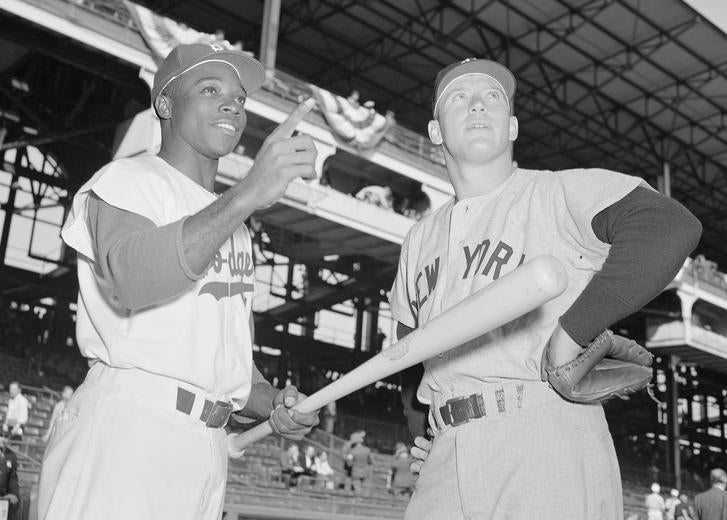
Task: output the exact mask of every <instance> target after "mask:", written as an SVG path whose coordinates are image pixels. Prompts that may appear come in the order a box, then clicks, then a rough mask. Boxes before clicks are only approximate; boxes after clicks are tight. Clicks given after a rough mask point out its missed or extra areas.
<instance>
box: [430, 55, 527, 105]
mask: <svg viewBox="0 0 727 520" xmlns="http://www.w3.org/2000/svg"><path fill="white" fill-rule="evenodd" d="M471 74H479V75H483V76H489V77H491V78H492V79H494V80H495V81H497V83H499V84H500V87H502V91H503V92H504V93H505V95H506V96H507V102H508V104H509V105H510V112H512V98H513V96H514V95H515V86H516V84H517V83H516V82H515V76H513V74H512V72H510V70H509V69H508V68H507V67H505V66H504V65H502V64H500V63H497V62H496V61H492V60H481V59H478V58H467V59H465V60H462V61H458V62H456V63H452V64H451V65H449V66H447V67H445V68H443V69H442V70H440V71H439V73H438V74H437V78H436V79H435V80H434V95H433V96H432V116H433V117H437V104H438V103H439V101H440V99H442V96H443V95H444V93H445V92H446V90H447V88H448V87H449V86H450V85H451V84H452V82H454V80H456V79H457V78H460V77H462V76H468V75H471Z"/></svg>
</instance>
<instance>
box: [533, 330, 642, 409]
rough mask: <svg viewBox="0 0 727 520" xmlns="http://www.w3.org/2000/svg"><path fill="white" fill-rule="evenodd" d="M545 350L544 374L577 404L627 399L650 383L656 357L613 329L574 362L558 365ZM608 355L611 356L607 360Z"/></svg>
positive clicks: (560, 392) (606, 332)
mask: <svg viewBox="0 0 727 520" xmlns="http://www.w3.org/2000/svg"><path fill="white" fill-rule="evenodd" d="M549 351H550V343H548V345H546V347H545V349H544V351H543V358H542V361H541V376H542V380H543V381H548V382H549V383H550V385H551V386H552V387H553V389H555V391H557V392H558V393H559V394H560V395H561V396H563V397H564V398H565V399H567V400H569V401H574V402H577V403H590V402H595V401H605V400H606V399H609V398H611V397H621V398H625V397H627V396H628V395H629V394H633V393H634V392H637V391H639V390H641V389H643V388H646V386H648V384H649V382H650V381H651V377H652V374H653V371H652V369H651V365H652V363H653V362H654V356H652V355H651V353H650V352H649V351H648V350H646V349H645V348H644V347H642V346H641V345H639V344H638V343H636V342H635V341H634V340H631V339H628V338H624V337H623V336H618V335H616V334H614V333H613V332H611V331H610V330H605V331H604V332H602V333H601V334H599V335H598V336H597V337H596V339H594V340H593V341H592V342H591V343H589V344H588V346H587V347H586V348H585V349H584V350H583V352H581V353H580V354H579V355H578V357H577V358H575V359H574V360H573V361H570V362H568V363H565V364H563V365H561V366H558V367H554V366H552V365H551V363H550V359H549V357H548V353H549ZM606 358H608V359H606Z"/></svg>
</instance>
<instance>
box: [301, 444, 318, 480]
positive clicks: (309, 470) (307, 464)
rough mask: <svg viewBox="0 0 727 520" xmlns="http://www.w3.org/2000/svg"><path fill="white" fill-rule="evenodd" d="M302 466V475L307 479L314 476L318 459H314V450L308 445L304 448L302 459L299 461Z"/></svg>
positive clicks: (313, 447)
mask: <svg viewBox="0 0 727 520" xmlns="http://www.w3.org/2000/svg"><path fill="white" fill-rule="evenodd" d="M301 462H302V466H303V474H304V475H308V476H309V477H314V476H315V475H316V469H317V467H318V457H316V448H315V446H311V445H310V444H309V445H308V446H306V447H305V451H303V459H302V460H301Z"/></svg>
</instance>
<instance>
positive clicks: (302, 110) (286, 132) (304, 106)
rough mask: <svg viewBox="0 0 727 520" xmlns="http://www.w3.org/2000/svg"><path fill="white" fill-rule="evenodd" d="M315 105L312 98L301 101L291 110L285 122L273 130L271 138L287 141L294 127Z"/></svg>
mask: <svg viewBox="0 0 727 520" xmlns="http://www.w3.org/2000/svg"><path fill="white" fill-rule="evenodd" d="M315 104H316V100H315V99H314V98H312V97H310V98H308V99H306V100H305V101H303V102H302V103H301V104H300V105H298V106H297V107H296V108H295V110H293V112H291V113H290V115H289V116H288V118H287V119H286V120H285V121H283V122H282V123H280V124H279V125H278V127H277V128H276V129H275V130H273V132H272V134H271V136H272V137H273V138H277V139H287V138H288V137H290V136H291V135H293V132H294V131H295V127H296V126H298V123H300V122H301V121H302V120H303V118H304V117H305V115H306V114H307V113H308V112H310V111H311V109H312V108H313V107H314V106H315Z"/></svg>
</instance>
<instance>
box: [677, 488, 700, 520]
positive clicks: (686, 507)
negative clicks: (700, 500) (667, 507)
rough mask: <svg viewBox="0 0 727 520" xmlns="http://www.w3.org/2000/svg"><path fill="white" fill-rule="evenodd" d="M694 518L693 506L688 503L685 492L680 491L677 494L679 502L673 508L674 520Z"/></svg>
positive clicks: (692, 519)
mask: <svg viewBox="0 0 727 520" xmlns="http://www.w3.org/2000/svg"><path fill="white" fill-rule="evenodd" d="M696 518H697V516H696V514H695V513H694V508H693V507H692V504H690V503H689V497H688V496H687V495H686V494H685V493H682V494H681V495H679V504H677V507H676V509H675V510H674V520H696Z"/></svg>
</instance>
